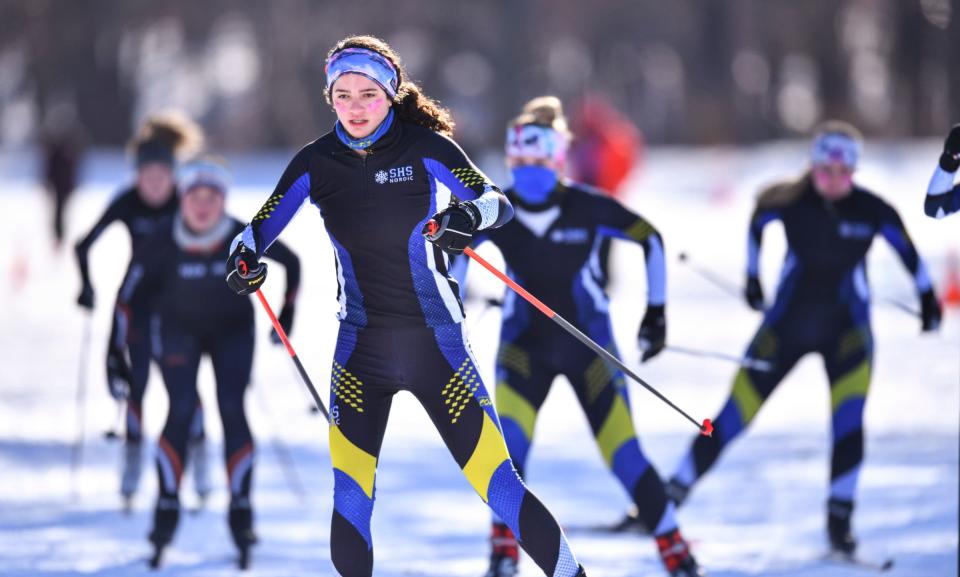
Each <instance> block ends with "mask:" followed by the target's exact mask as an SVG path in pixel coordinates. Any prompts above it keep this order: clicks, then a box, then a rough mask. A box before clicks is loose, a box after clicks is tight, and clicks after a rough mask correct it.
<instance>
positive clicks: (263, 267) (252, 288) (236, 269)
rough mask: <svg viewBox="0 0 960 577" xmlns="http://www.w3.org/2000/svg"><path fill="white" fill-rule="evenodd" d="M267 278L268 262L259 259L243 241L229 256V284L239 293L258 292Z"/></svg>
mask: <svg viewBox="0 0 960 577" xmlns="http://www.w3.org/2000/svg"><path fill="white" fill-rule="evenodd" d="M266 279H267V264H266V263H263V262H260V261H258V260H257V255H256V253H254V252H253V251H252V250H250V249H249V248H247V247H246V246H245V245H244V244H243V243H242V242H241V243H238V244H237V248H235V249H233V252H232V253H231V254H230V256H229V257H228V258H227V284H228V285H230V288H232V289H233V290H234V291H235V292H236V293H237V294H238V295H248V294H251V293H255V292H257V290H258V289H259V288H260V287H262V286H263V281H265V280H266Z"/></svg>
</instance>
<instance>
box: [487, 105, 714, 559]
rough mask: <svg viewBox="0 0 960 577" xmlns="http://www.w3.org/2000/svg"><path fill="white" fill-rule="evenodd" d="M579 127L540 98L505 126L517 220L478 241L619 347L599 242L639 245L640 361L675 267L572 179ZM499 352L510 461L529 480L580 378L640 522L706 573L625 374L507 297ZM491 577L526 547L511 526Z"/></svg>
mask: <svg viewBox="0 0 960 577" xmlns="http://www.w3.org/2000/svg"><path fill="white" fill-rule="evenodd" d="M570 137H571V135H570V132H569V131H568V128H567V121H566V118H565V117H564V114H563V110H562V107H561V104H560V101H559V100H558V99H557V98H555V97H552V96H544V97H540V98H535V99H533V100H531V101H530V102H529V103H527V104H526V105H525V106H524V108H523V112H522V113H521V114H520V116H518V117H517V118H516V119H514V120H513V121H512V122H511V123H510V125H509V126H508V128H507V141H506V154H507V163H508V165H509V167H510V170H511V172H512V174H513V187H512V188H510V189H509V190H507V191H506V194H507V198H509V199H510V202H511V203H512V204H513V206H514V210H515V213H514V219H513V220H512V221H511V222H510V223H508V224H506V225H505V226H503V227H500V228H498V229H496V230H485V231H483V232H481V233H478V234H477V235H476V236H474V244H479V243H481V242H483V241H484V240H491V241H493V243H494V244H496V245H497V248H499V249H500V251H501V252H502V253H503V258H504V260H505V261H506V264H507V269H508V270H509V271H510V276H511V277H512V278H513V279H515V280H516V281H517V282H519V283H520V284H521V285H523V286H524V287H525V288H527V289H528V290H530V291H531V292H532V293H533V294H535V295H537V298H540V299H542V300H543V301H544V302H546V303H549V305H550V307H552V308H553V309H554V310H555V311H556V312H557V313H558V314H560V315H561V316H563V317H565V318H568V319H576V321H575V324H576V325H577V326H578V328H579V329H580V330H582V331H584V332H585V333H586V334H587V335H588V336H589V337H590V338H592V339H593V340H595V341H596V342H598V343H599V344H600V345H602V346H604V347H606V348H607V349H608V350H610V351H611V352H613V353H614V354H616V344H615V343H614V340H613V333H612V330H611V324H610V316H609V313H608V299H607V295H606V293H605V291H604V290H603V288H602V287H603V286H604V284H605V283H604V279H603V278H602V275H603V272H602V269H601V268H600V267H599V266H598V264H599V262H600V258H601V257H600V254H601V246H602V245H603V243H604V241H605V240H607V239H611V238H618V239H624V240H627V241H631V242H635V243H638V244H640V245H641V246H642V247H643V249H644V253H645V256H646V271H647V281H648V287H649V288H648V294H647V310H646V314H645V315H644V318H643V322H642V323H641V325H640V331H639V334H638V339H639V341H640V348H641V349H642V350H644V352H643V357H642V360H643V361H644V362H646V361H647V360H648V359H650V358H652V357H653V356H655V355H656V354H657V353H659V352H660V351H661V350H662V349H663V347H664V343H665V340H666V317H665V314H664V307H665V305H666V264H665V262H664V253H663V239H662V237H661V236H660V234H659V233H658V232H657V230H656V229H655V228H654V227H653V225H651V224H650V223H649V222H647V221H646V220H645V219H644V218H643V217H641V216H639V215H637V214H636V213H634V212H632V211H630V210H628V209H627V208H626V207H624V206H623V205H622V204H620V203H619V202H618V201H616V200H614V199H612V198H610V197H609V196H607V195H606V194H604V193H602V192H600V191H597V190H595V189H592V188H589V187H587V186H586V185H583V184H579V183H575V182H571V181H567V180H562V179H561V176H562V175H563V172H564V168H565V166H566V153H567V147H568V143H569V141H570ZM503 311H504V312H503V325H502V327H501V333H500V336H501V340H500V349H499V352H498V355H497V390H496V407H497V412H498V413H499V415H500V419H501V421H500V422H501V423H502V426H503V432H504V437H505V439H506V442H507V447H508V448H509V451H510V457H511V459H513V462H514V463H515V464H516V466H517V470H518V471H519V472H520V474H521V476H522V475H523V472H524V466H525V464H526V461H527V455H528V452H529V450H530V445H531V443H532V441H533V432H534V426H535V423H536V418H537V412H538V411H539V409H540V406H541V405H542V404H543V402H544V400H545V399H546V397H547V393H548V392H549V391H550V386H551V384H552V383H553V380H554V378H555V377H556V376H557V375H564V376H566V377H567V379H568V380H569V381H570V384H571V385H573V388H574V391H575V392H576V394H577V399H578V400H579V401H580V404H581V406H582V407H583V410H584V412H585V413H586V414H587V419H588V420H589V422H590V427H591V429H592V430H593V433H594V436H595V437H596V441H597V444H598V445H599V448H600V452H601V454H602V455H603V458H604V460H605V461H606V463H607V466H609V467H610V468H611V470H612V471H613V473H614V475H616V477H617V479H618V480H619V481H620V483H621V484H622V485H623V487H624V489H626V491H627V494H628V495H629V496H630V498H631V499H632V500H633V501H634V503H635V504H636V506H637V511H638V514H639V515H638V516H639V521H640V522H641V523H642V524H643V525H644V526H645V528H646V529H647V531H648V532H650V533H652V534H653V535H654V536H655V537H656V542H657V546H658V547H659V550H660V555H661V557H662V559H663V563H664V565H665V566H666V567H667V570H668V571H669V572H670V574H671V575H674V576H693V575H699V574H700V572H699V569H698V567H697V563H696V561H695V560H694V558H693V557H692V556H691V555H690V551H689V548H688V547H687V544H686V543H685V542H684V540H683V538H682V537H681V536H680V532H679V530H678V529H677V521H676V519H675V516H674V505H673V503H671V502H670V501H669V500H668V499H667V495H666V493H665V492H664V488H663V483H662V482H661V480H660V476H659V475H658V474H657V471H656V470H655V469H654V468H653V466H652V465H651V464H650V462H649V461H648V460H647V459H646V457H645V456H644V454H643V451H642V450H641V449H640V443H639V441H638V440H637V436H636V432H635V431H634V428H633V418H632V415H631V412H630V401H629V397H628V394H627V385H626V383H625V382H624V376H623V374H622V373H621V372H620V371H619V370H617V369H616V368H615V367H612V366H609V365H608V364H607V363H606V362H604V361H603V359H601V358H599V357H597V356H596V355H594V354H593V353H592V352H591V351H590V350H589V349H587V348H586V347H584V346H583V345H582V344H581V343H580V342H578V341H577V340H576V339H574V338H572V337H570V336H569V335H568V334H566V333H565V332H563V331H560V330H558V328H557V327H556V325H555V324H554V323H553V322H552V321H551V320H550V319H548V318H547V317H546V316H544V315H541V314H539V313H538V312H537V311H536V310H534V309H533V307H532V306H531V305H529V304H528V303H527V302H526V301H524V300H522V299H519V298H517V297H516V295H515V294H514V293H513V292H508V293H507V294H506V298H505V299H504V304H503ZM491 543H492V549H493V552H492V555H491V559H490V569H489V571H488V572H487V576H488V577H506V576H511V575H515V574H516V573H517V560H518V551H517V544H516V540H515V537H514V535H513V533H512V532H511V530H510V528H509V527H508V526H507V525H506V524H505V523H503V521H502V520H501V519H499V518H495V519H494V523H493V532H492V537H491Z"/></svg>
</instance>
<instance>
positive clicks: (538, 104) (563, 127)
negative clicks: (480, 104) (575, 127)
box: [510, 96, 573, 139]
mask: <svg viewBox="0 0 960 577" xmlns="http://www.w3.org/2000/svg"><path fill="white" fill-rule="evenodd" d="M527 124H534V125H536V126H545V127H547V128H552V129H554V130H556V131H557V132H559V133H560V134H562V135H564V136H566V137H567V138H568V139H569V138H570V137H572V136H573V135H572V134H571V132H570V126H569V123H568V122H567V117H566V115H565V114H564V113H563V103H562V102H560V99H559V98H557V97H556V96H538V97H536V98H534V99H532V100H530V101H529V102H527V103H526V104H524V105H523V109H522V111H521V112H520V114H519V115H518V116H517V117H516V118H514V119H513V120H511V121H510V126H525V125H527Z"/></svg>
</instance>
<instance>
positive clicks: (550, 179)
mask: <svg viewBox="0 0 960 577" xmlns="http://www.w3.org/2000/svg"><path fill="white" fill-rule="evenodd" d="M511 172H512V173H513V190H514V191H516V193H517V196H519V197H520V199H521V200H523V201H524V202H526V203H528V204H543V203H544V202H546V201H547V199H548V198H549V197H550V193H551V192H553V189H554V188H556V186H557V171H555V170H553V169H552V168H547V167H545V166H529V165H528V166H518V167H516V168H514V169H512V170H511Z"/></svg>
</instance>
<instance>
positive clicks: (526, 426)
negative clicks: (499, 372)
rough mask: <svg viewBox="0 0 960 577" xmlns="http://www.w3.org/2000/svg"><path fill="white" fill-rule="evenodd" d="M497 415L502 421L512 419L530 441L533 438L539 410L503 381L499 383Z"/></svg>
mask: <svg viewBox="0 0 960 577" xmlns="http://www.w3.org/2000/svg"><path fill="white" fill-rule="evenodd" d="M497 414H498V415H500V419H501V420H502V419H505V418H506V419H511V420H512V421H514V422H516V423H517V424H518V425H520V428H522V429H523V433H524V434H525V435H526V436H527V440H528V441H529V440H530V439H532V438H533V426H534V424H535V423H536V421H537V410H536V409H534V408H533V405H532V404H530V401H528V400H527V399H525V398H523V396H522V395H521V394H520V393H518V392H517V391H515V390H514V389H513V387H511V386H510V385H508V384H507V383H505V382H503V381H501V382H499V383H497Z"/></svg>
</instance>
